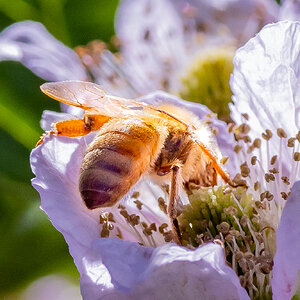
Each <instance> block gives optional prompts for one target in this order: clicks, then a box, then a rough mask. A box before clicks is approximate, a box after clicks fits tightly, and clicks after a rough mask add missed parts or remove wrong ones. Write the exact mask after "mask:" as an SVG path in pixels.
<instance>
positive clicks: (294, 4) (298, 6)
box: [278, 0, 300, 21]
mask: <svg viewBox="0 0 300 300" xmlns="http://www.w3.org/2000/svg"><path fill="white" fill-rule="evenodd" d="M278 19H279V20H291V21H298V20H299V19H300V3H299V1H298V0H283V1H282V5H281V8H280V13H279V18H278Z"/></svg>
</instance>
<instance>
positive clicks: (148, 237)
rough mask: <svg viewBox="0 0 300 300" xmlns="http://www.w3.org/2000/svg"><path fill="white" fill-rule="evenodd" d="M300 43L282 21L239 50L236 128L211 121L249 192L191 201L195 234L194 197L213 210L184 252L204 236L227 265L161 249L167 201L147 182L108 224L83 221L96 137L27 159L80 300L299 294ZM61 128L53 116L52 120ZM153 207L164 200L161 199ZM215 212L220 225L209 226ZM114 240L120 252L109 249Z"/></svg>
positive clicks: (63, 141) (207, 253)
mask: <svg viewBox="0 0 300 300" xmlns="http://www.w3.org/2000/svg"><path fill="white" fill-rule="evenodd" d="M274 37H276V39H274ZM299 37H300V23H297V22H280V23H277V24H272V25H268V26H266V27H265V28H264V29H263V30H262V31H261V32H260V33H259V34H258V35H257V36H256V37H255V38H253V39H251V40H250V41H249V42H248V43H247V44H246V45H245V46H244V47H242V48H240V49H239V50H238V51H237V54H236V56H235V59H234V72H233V75H232V78H231V87H232V90H233V93H234V97H233V103H234V105H231V113H232V115H231V116H232V118H233V120H235V121H236V122H237V124H239V125H235V126H231V125H229V131H230V132H231V133H227V132H226V130H224V129H225V124H224V123H222V122H220V121H216V120H215V119H214V118H212V121H213V122H214V126H218V127H219V135H218V136H217V138H218V143H219V147H220V150H221V151H222V152H224V150H225V151H227V155H228V156H229V161H231V165H229V166H228V170H229V171H231V173H234V172H235V171H236V170H240V173H241V175H240V178H239V180H241V179H243V180H245V181H246V182H247V185H248V190H247V191H242V192H235V191H233V192H232V193H231V192H230V191H227V190H226V191H225V193H219V191H220V189H221V191H222V187H216V188H213V189H209V190H208V191H205V190H203V191H201V190H200V191H195V192H194V195H195V196H193V198H192V196H190V201H191V203H192V206H191V209H192V213H193V218H192V219H191V221H190V224H192V226H191V229H192V231H193V230H195V229H194V227H193V222H194V221H197V214H199V213H200V214H202V215H205V214H204V213H203V212H201V211H200V210H199V211H198V210H197V206H196V205H195V204H197V203H200V205H202V204H201V202H199V199H197V194H198V193H203V194H204V195H208V197H209V200H208V201H211V203H212V205H210V204H209V203H208V202H207V203H208V207H210V209H214V208H216V210H215V211H214V212H213V210H211V211H208V214H209V215H210V216H211V220H210V221H211V222H210V224H209V227H208V229H209V230H208V229H207V227H206V228H205V230H204V231H203V232H202V233H201V234H198V235H197V236H196V237H197V239H195V240H189V244H188V246H189V247H190V248H192V245H193V244H194V243H195V242H197V243H198V244H202V243H203V241H205V238H206V237H207V236H206V234H208V237H210V238H211V239H213V238H214V237H216V236H218V237H219V238H220V239H221V240H222V241H223V244H224V246H225V256H224V252H223V250H222V248H221V247H220V246H219V245H217V244H212V243H208V244H205V245H203V246H201V247H200V248H197V249H194V250H188V249H186V248H184V247H182V246H178V245H174V244H170V243H167V244H165V242H166V241H168V240H170V237H169V236H168V232H167V229H166V226H167V218H166V216H165V214H164V212H163V205H164V193H163V192H162V191H161V190H160V189H158V188H157V187H156V186H155V185H153V184H152V183H151V182H143V183H141V185H140V186H137V187H136V190H135V191H138V192H139V194H137V193H136V192H135V193H133V194H132V195H131V194H129V195H128V196H127V197H126V198H124V199H122V201H121V207H120V208H118V209H112V210H110V211H109V210H108V211H107V212H106V213H103V212H102V211H101V210H94V211H90V210H88V209H87V208H86V207H85V206H84V204H83V201H82V200H81V199H80V195H79V192H78V186H77V184H78V183H77V182H78V172H79V167H80V162H81V159H82V157H83V154H84V151H85V149H86V146H87V144H88V143H89V142H90V141H91V139H92V138H93V134H91V135H88V136H86V137H81V138H67V137H56V136H51V137H47V138H46V139H45V141H44V142H43V144H42V145H41V146H39V147H38V148H36V149H34V150H33V152H32V154H31V166H32V170H33V172H34V173H35V175H36V178H34V179H33V185H34V187H35V188H36V189H37V190H38V191H39V193H40V195H41V200H42V205H41V206H42V209H43V210H44V211H45V212H46V213H47V214H48V216H49V218H50V219H51V221H52V223H53V225H54V226H55V227H56V228H57V229H58V230H59V231H60V232H61V233H62V234H63V235H64V237H65V239H66V241H67V243H68V245H69V249H70V253H71V255H72V256H73V258H74V261H75V264H76V266H77V268H78V270H79V272H80V274H81V280H80V283H81V289H82V294H83V296H84V298H85V299H153V298H154V299H155V298H156V299H158V298H163V299H165V298H166V299H168V297H169V298H170V299H171V298H172V299H173V298H175V299H182V298H186V299H195V298H197V297H201V295H203V298H204V299H224V298H228V299H247V298H248V296H247V294H246V293H245V289H243V288H242V286H243V287H245V288H246V290H247V292H248V294H249V296H250V297H251V298H260V297H264V296H266V297H270V296H271V292H272V293H273V298H274V299H290V298H291V297H292V296H293V295H296V294H297V293H298V294H299V270H300V259H299V257H298V256H299V247H300V239H299V234H300V232H299V228H300V226H299V225H300V224H299V217H298V215H299V210H300V196H299V194H300V183H299V180H300V170H299V160H300V153H299V140H300V133H299V128H300V124H299V122H300V117H299V116H300V98H299V97H300V96H299V95H300V94H299V93H298V86H299V84H298V80H299V79H298V78H299V64H300V62H299V60H298V57H299V54H300V50H299V49H300V38H299ZM143 101H148V103H152V104H154V105H155V104H157V103H158V102H159V101H168V102H171V103H174V104H177V105H182V106H185V107H187V108H188V109H190V110H192V111H193V112H194V113H195V114H196V115H198V116H199V117H203V115H206V114H207V109H206V108H205V107H203V106H200V105H199V104H192V103H188V102H184V101H180V100H179V99H178V98H176V97H172V96H169V95H167V94H165V93H155V94H152V95H149V96H147V97H144V98H143ZM70 117H71V116H70V115H67V114H59V115H57V116H56V119H58V120H59V119H66V118H70ZM53 118H54V115H53V113H52V114H51V113H49V112H46V113H45V116H44V120H45V121H44V122H43V124H44V126H45V128H44V129H46V127H47V126H49V121H51V120H53ZM233 134H234V136H235V138H236V140H237V141H236V142H233V139H232V135H233ZM226 141H227V143H225V142H226ZM230 144H231V145H232V150H231V151H230V150H229V147H230ZM292 186H293V187H292ZM291 187H292V188H291ZM290 192H291V193H290ZM205 193H206V194H205ZM238 193H241V194H240V197H238ZM227 195H230V197H232V198H231V200H230V201H233V204H229V205H230V206H229V207H225V210H224V211H218V210H217V209H220V207H221V208H222V209H224V205H226V201H227V200H226V199H227V198H228V197H227ZM160 197H162V199H163V200H158V199H161V198H160ZM205 197H206V196H205ZM226 197H227V198H226ZM198 198H199V197H198ZM136 200H140V201H141V202H139V201H136ZM224 200H226V201H224ZM239 200H240V201H239ZM203 201H206V200H205V198H204V197H203V198H202V203H203ZM230 203H231V202H230ZM209 205H210V206H209ZM233 206H234V207H233ZM188 209H190V207H189V205H187V206H186V210H185V209H184V213H183V215H182V216H181V217H182V218H183V221H184V218H187V214H186V213H185V212H186V211H188ZM218 213H221V214H222V218H225V220H226V222H225V221H223V222H222V223H221V224H218V223H217V222H218V221H219V219H216V217H215V216H216V215H217V214H218ZM226 213H227V214H228V215H229V217H228V216H227V215H226ZM230 216H231V217H230ZM216 220H217V221H216ZM227 220H229V221H230V222H229V221H228V222H227ZM225 223H226V224H225ZM181 224H182V226H183V227H182V229H185V228H184V223H181ZM221 225H222V226H221ZM226 226H229V228H226ZM230 226H232V227H230ZM229 230H230V231H229ZM214 231H216V234H215V233H214ZM185 232H186V231H184V233H185ZM187 232H188V231H187ZM192 233H193V232H191V235H190V238H192V237H193V236H192ZM198 233H199V232H198ZM209 234H210V235H209ZM100 235H102V236H109V238H99V237H100ZM120 236H122V238H123V241H122V240H120V239H116V238H114V237H120ZM185 238H186V236H185ZM124 240H127V241H124ZM137 242H139V243H141V244H143V245H146V246H148V247H145V246H140V245H138V243H137ZM244 248H245V249H244ZM274 254H275V256H274ZM225 257H226V259H227V260H228V257H230V258H231V263H232V268H233V269H234V270H235V271H236V272H237V274H238V275H239V277H240V281H241V284H242V286H240V285H239V283H238V277H237V276H236V275H235V274H234V273H233V272H232V270H231V269H230V268H229V267H228V266H227V265H226V264H225V263H224V258H225ZM273 265H274V268H273V269H272V267H273ZM272 278H273V279H272Z"/></svg>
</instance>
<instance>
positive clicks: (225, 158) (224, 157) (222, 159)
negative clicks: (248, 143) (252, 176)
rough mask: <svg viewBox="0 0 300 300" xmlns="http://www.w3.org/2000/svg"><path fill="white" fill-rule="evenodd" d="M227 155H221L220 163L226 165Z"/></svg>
mask: <svg viewBox="0 0 300 300" xmlns="http://www.w3.org/2000/svg"><path fill="white" fill-rule="evenodd" d="M228 160H229V157H228V156H223V157H222V158H221V160H220V164H222V165H226V164H227V163H228Z"/></svg>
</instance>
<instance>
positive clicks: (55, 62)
mask: <svg viewBox="0 0 300 300" xmlns="http://www.w3.org/2000/svg"><path fill="white" fill-rule="evenodd" d="M0 49H1V50H0V60H9V59H10V60H17V61H20V62H21V63H23V64H24V65H25V66H26V67H27V68H29V69H30V70H31V71H32V72H34V73H35V74H37V75H38V76H40V77H42V78H44V79H45V80H49V81H60V80H71V79H77V80H85V79H86V78H87V75H86V73H85V70H84V68H83V65H82V64H81V62H80V60H79V58H78V56H77V55H76V54H75V52H74V51H73V50H71V49H69V48H68V47H66V46H65V45H63V44H62V43H61V42H59V41H57V40H56V39H55V38H54V37H53V36H52V35H51V34H50V33H49V32H48V31H47V30H46V29H45V27H44V26H43V25H42V24H40V23H37V22H32V21H24V22H19V23H15V24H13V25H11V26H10V27H8V28H6V29H5V30H4V31H2V32H1V34H0Z"/></svg>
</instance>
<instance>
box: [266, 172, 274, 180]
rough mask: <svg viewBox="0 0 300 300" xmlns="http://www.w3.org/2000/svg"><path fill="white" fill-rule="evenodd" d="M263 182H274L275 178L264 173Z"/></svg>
mask: <svg viewBox="0 0 300 300" xmlns="http://www.w3.org/2000/svg"><path fill="white" fill-rule="evenodd" d="M265 180H266V182H270V181H275V176H274V175H273V174H270V173H266V174H265Z"/></svg>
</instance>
